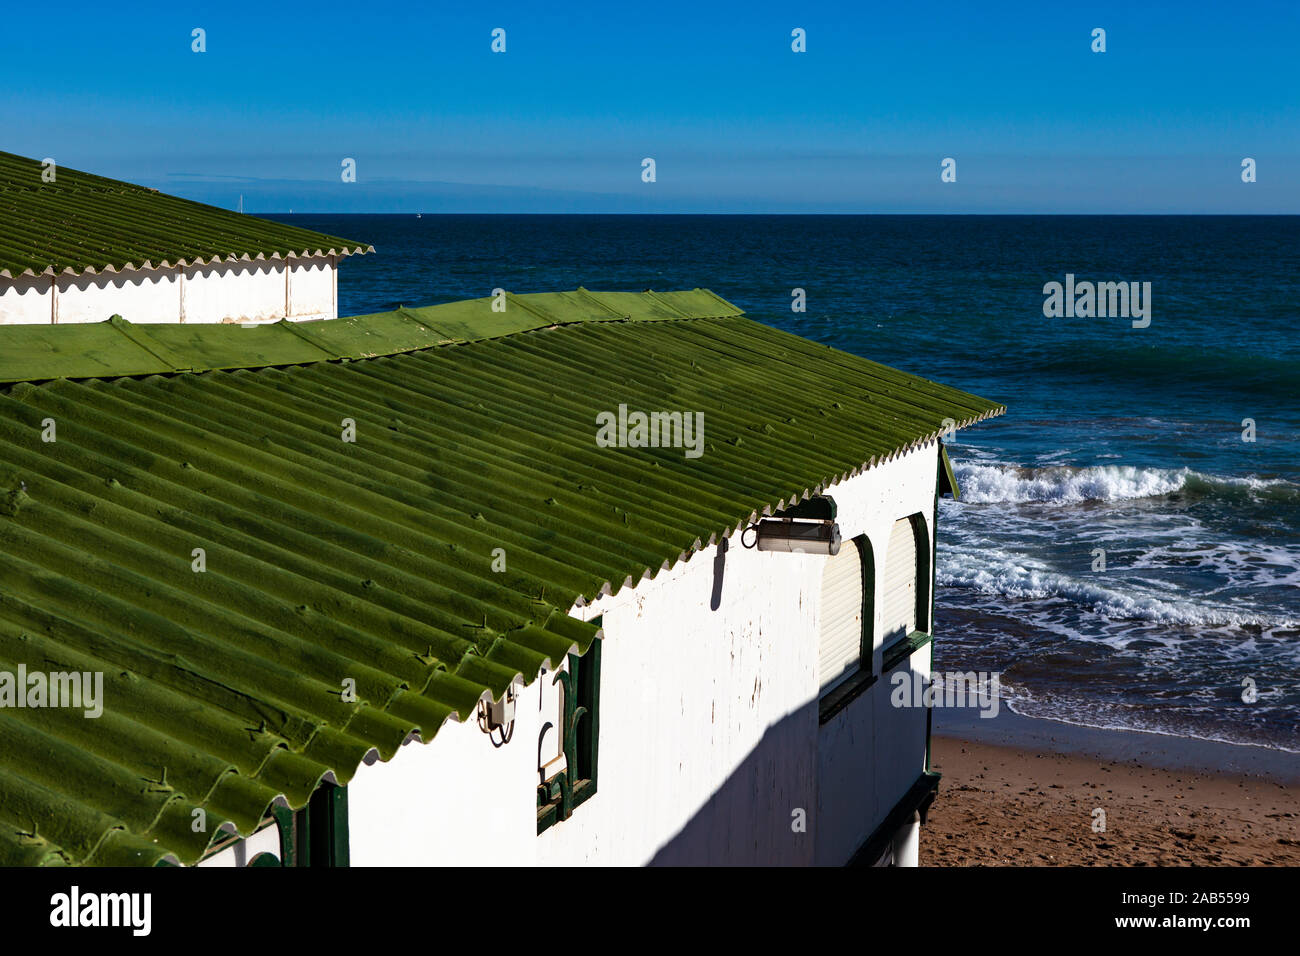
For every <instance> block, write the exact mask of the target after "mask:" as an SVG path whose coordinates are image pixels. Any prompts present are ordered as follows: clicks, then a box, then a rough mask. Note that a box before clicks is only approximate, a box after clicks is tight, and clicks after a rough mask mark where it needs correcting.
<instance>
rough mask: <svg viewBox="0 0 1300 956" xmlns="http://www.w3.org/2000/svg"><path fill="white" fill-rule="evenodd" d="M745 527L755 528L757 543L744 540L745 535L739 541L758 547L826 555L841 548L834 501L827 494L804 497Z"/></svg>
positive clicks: (765, 549)
mask: <svg viewBox="0 0 1300 956" xmlns="http://www.w3.org/2000/svg"><path fill="white" fill-rule="evenodd" d="M745 530H746V531H749V530H753V532H754V543H753V544H745V539H744V536H743V535H742V536H741V539H740V543H741V544H743V545H745V547H746V548H755V547H756V548H758V550H759V551H781V552H785V553H788V554H825V555H834V554H839V551H840V526H839V525H838V524H836V523H835V502H834V500H833V499H831V498H828V497H824V496H823V497H819V498H810V499H808V500H807V501H801V502H799V504H797V505H792V506H791V507H789V508H786V509H784V510H783V511H781V512H779V513H777V514H775V515H773V516H772V517H770V518H763V519H762V520H760V521H759V522H758V524H756V525H750V526H749V528H746V529H745Z"/></svg>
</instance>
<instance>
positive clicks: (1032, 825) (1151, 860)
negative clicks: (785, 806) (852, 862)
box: [920, 714, 1300, 866]
mask: <svg viewBox="0 0 1300 956" xmlns="http://www.w3.org/2000/svg"><path fill="white" fill-rule="evenodd" d="M1025 721H1026V718H1017V719H1016V720H1015V721H1006V722H1003V721H990V722H989V723H990V724H994V723H1002V724H1003V726H1002V727H1001V728H999V730H998V732H997V733H993V734H989V733H984V734H980V735H976V734H973V733H962V732H960V730H961V729H962V728H951V727H950V728H949V729H947V730H941V729H940V724H941V721H940V719H939V717H938V714H936V727H935V734H934V738H933V743H932V754H931V765H932V767H933V768H934V769H935V770H937V771H939V772H940V773H942V774H943V780H942V781H941V783H940V787H939V796H938V799H937V800H936V801H935V803H934V806H933V807H932V809H931V810H930V814H929V818H928V821H927V826H926V827H925V829H924V830H923V832H922V837H921V860H920V862H921V865H922V866H1194V865H1202V866H1241V865H1246V866H1261V865H1290V866H1297V865H1300V781H1297V780H1296V779H1295V778H1294V777H1293V775H1292V768H1293V764H1294V760H1293V759H1292V757H1291V755H1270V754H1269V753H1265V754H1263V755H1259V754H1254V753H1251V751H1253V750H1254V749H1255V748H1230V749H1228V750H1223V749H1222V748H1223V747H1225V746H1227V745H1218V744H1215V745H1205V744H1204V743H1203V742H1202V743H1201V744H1200V745H1198V746H1196V747H1194V748H1191V749H1189V750H1188V754H1194V755H1197V757H1198V759H1183V760H1170V759H1169V751H1170V750H1174V751H1177V750H1178V747H1175V746H1171V745H1170V741H1169V739H1168V738H1160V737H1155V736H1154V735H1148V734H1128V733H1124V732H1118V731H1100V732H1099V731H1089V732H1087V733H1084V734H1080V733H1076V732H1074V728H1068V727H1066V726H1065V725H1060V724H1056V723H1055V722H1044V721H1028V723H1027V724H1024V722H1025ZM947 723H949V724H966V727H965V728H964V729H966V730H971V729H974V727H973V725H971V724H970V723H969V722H968V721H965V720H949V721H947ZM1008 723H1011V724H1015V725H1017V729H1018V730H1019V731H1020V732H1019V733H1011V734H1009V735H1008V734H1007V733H1006V732H1005V731H1006V724H1008ZM1021 724H1023V726H1019V725H1021ZM1035 725H1041V726H1035ZM1098 734H1101V735H1102V736H1100V737H1098V736H1097V735H1098ZM990 736H992V737H995V738H1019V739H1018V740H1017V741H1016V742H1011V739H1000V740H998V742H993V743H991V742H988V740H987V739H977V737H984V738H987V737H990ZM1142 738H1154V739H1153V740H1142ZM1135 739H1136V742H1135ZM1162 745H1163V746H1162ZM1107 751H1109V752H1107ZM1274 757H1276V758H1277V761H1276V764H1275V765H1272V766H1270V764H1273V763H1274ZM1243 762H1244V763H1245V764H1246V765H1247V766H1249V767H1250V769H1249V770H1247V771H1246V772H1241V771H1240V769H1238V770H1237V771H1235V772H1234V771H1233V770H1231V769H1227V768H1229V767H1232V766H1235V765H1241V764H1242V763H1243ZM1178 763H1182V764H1183V766H1181V767H1180V766H1177V764H1178ZM1221 768H1222V769H1221ZM1098 809H1100V810H1102V811H1104V813H1105V818H1104V822H1105V830H1104V831H1095V830H1094V820H1100V819H1101V818H1100V817H1099V816H1097V815H1095V814H1094V811H1095V810H1098Z"/></svg>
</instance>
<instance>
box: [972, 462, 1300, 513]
mask: <svg viewBox="0 0 1300 956" xmlns="http://www.w3.org/2000/svg"><path fill="white" fill-rule="evenodd" d="M954 469H955V471H956V475H957V484H958V485H959V486H960V487H961V497H962V501H964V502H966V503H969V504H997V503H1031V502H1032V503H1043V504H1080V503H1083V502H1086V501H1133V500H1138V499H1142V498H1156V497H1161V496H1165V495H1171V494H1175V493H1179V492H1181V493H1184V494H1185V495H1187V496H1188V497H1195V498H1204V497H1219V498H1224V499H1232V500H1242V501H1248V500H1261V501H1270V502H1274V503H1300V485H1296V484H1295V483H1293V482H1289V481H1286V480H1284V479H1281V478H1251V477H1242V478H1225V477H1220V476H1215V475H1205V474H1201V473H1200V472H1195V471H1192V470H1191V469H1190V468H1137V467H1134V466H1132V465H1093V466H1089V467H1085V468H1079V467H1072V466H1068V465H1051V466H1048V467H1042V468H1024V467H1021V466H1019V465H992V464H987V465H986V464H968V463H965V462H956V463H954Z"/></svg>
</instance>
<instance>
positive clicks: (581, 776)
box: [537, 639, 602, 835]
mask: <svg viewBox="0 0 1300 956" xmlns="http://www.w3.org/2000/svg"><path fill="white" fill-rule="evenodd" d="M601 643H602V642H601V640H600V639H597V640H595V641H593V642H592V645H591V647H590V648H589V649H588V650H587V653H586V654H585V655H582V656H579V655H577V654H570V655H569V669H568V670H567V671H556V672H555V675H554V677H553V678H550V679H552V680H554V681H555V682H556V683H558V684H562V685H563V686H564V691H565V693H564V714H563V718H562V719H563V721H564V744H563V749H564V759H565V769H564V770H562V771H561V772H560V773H558V774H557V775H556V776H554V777H552V778H551V779H550V780H548V781H546V782H545V783H539V784H538V785H537V833H538V834H539V835H540V834H542V833H544V832H546V831H547V830H549V829H550V828H551V827H553V826H555V824H557V823H560V822H561V821H564V820H567V819H569V817H571V816H572V815H573V811H574V810H576V809H577V808H578V807H580V806H582V804H584V803H586V802H587V801H588V800H590V799H591V798H592V797H594V796H595V795H596V781H597V767H598V763H599V759H598V758H599V756H600V647H601ZM549 677H550V675H548V678H549Z"/></svg>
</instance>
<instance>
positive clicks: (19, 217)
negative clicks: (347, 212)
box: [0, 152, 374, 279]
mask: <svg viewBox="0 0 1300 956" xmlns="http://www.w3.org/2000/svg"><path fill="white" fill-rule="evenodd" d="M43 172H44V168H43V167H42V165H41V163H39V162H37V161H36V160H34V159H27V158H25V157H23V156H15V155H14V154H13V153H4V152H0V277H4V278H8V279H12V278H16V277H18V276H23V275H54V274H58V273H71V274H80V273H83V272H88V273H92V274H94V273H100V272H120V271H122V270H123V269H140V268H146V267H150V266H155V267H163V268H166V267H170V266H175V265H193V264H198V263H206V262H216V261H243V260H256V259H279V258H283V257H286V256H290V255H294V256H304V255H320V254H325V255H330V254H333V255H344V256H345V255H350V254H352V253H361V252H373V251H374V248H373V247H372V246H370V245H369V244H367V243H362V242H354V241H352V240H348V239H340V238H338V237H337V236H327V235H324V234H323V233H319V232H313V231H311V230H309V229H299V228H298V227H297V226H287V225H284V224H282V223H278V222H271V221H270V220H267V219H258V218H257V217H255V216H245V215H241V214H240V213H237V212H231V211H230V210H228V209H218V208H216V207H215V206H205V205H203V204H202V203H197V202H191V201H189V200H188V199H179V198H177V197H175V196H168V195H166V194H164V193H160V192H158V191H157V190H154V189H148V188H146V187H144V186H134V185H132V184H130V183H124V182H119V181H117V180H115V179H105V178H104V177H102V176H93V175H91V174H89V173H83V172H78V171H77V170H75V169H68V168H65V167H63V166H59V167H57V168H56V169H55V170H54V182H45V181H44V179H43V178H42V173H43Z"/></svg>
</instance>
